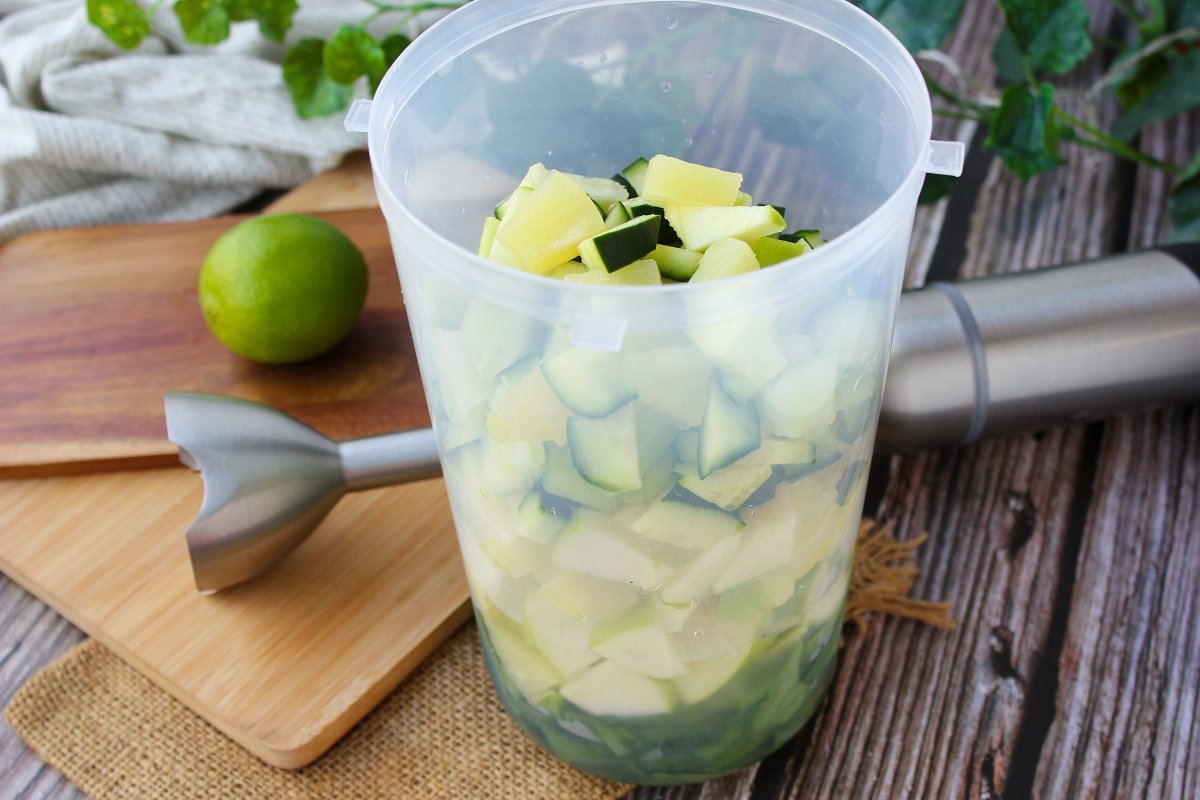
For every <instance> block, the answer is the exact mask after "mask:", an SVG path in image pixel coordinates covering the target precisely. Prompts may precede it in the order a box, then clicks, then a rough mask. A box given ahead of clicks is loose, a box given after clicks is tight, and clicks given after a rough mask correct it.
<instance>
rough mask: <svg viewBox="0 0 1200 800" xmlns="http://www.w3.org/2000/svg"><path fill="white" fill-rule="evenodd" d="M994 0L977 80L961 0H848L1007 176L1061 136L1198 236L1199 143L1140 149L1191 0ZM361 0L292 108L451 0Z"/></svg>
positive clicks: (1199, 39)
mask: <svg viewBox="0 0 1200 800" xmlns="http://www.w3.org/2000/svg"><path fill="white" fill-rule="evenodd" d="M86 1H87V11H88V19H89V20H90V21H91V22H92V23H93V24H95V25H96V26H97V27H99V28H100V29H101V30H102V31H104V33H105V34H106V35H107V36H108V37H109V38H110V39H111V40H112V41H113V42H115V43H116V44H117V45H119V46H120V47H123V48H126V49H132V48H134V47H137V45H138V44H139V43H140V42H141V41H142V40H143V39H144V38H145V37H146V36H147V35H148V34H149V32H150V20H151V19H152V18H153V16H154V15H155V14H156V13H158V12H159V10H160V8H161V6H162V5H164V4H166V2H168V0H154V2H153V3H151V4H150V5H149V6H148V7H146V8H143V7H142V6H141V5H139V4H138V3H137V2H135V0H86ZM971 1H972V2H980V1H982V0H971ZM992 1H993V2H995V3H996V5H997V6H998V7H999V9H1000V11H1001V12H1002V14H1003V15H1004V27H1003V29H1002V30H1001V32H1000V34H999V36H998V37H997V39H996V41H995V42H994V44H993V48H992V61H993V63H994V64H995V67H996V75H997V77H996V81H995V83H994V84H993V85H991V86H987V87H983V86H980V85H979V84H978V82H977V81H974V80H973V79H972V78H971V77H970V76H967V75H965V74H964V73H963V70H962V68H961V67H960V66H959V65H958V64H956V63H955V62H954V61H953V59H951V58H950V57H949V56H948V55H947V54H945V53H944V52H942V51H941V50H939V49H938V48H939V47H940V46H941V45H942V43H943V42H944V41H945V40H946V38H947V37H948V36H949V35H950V34H951V33H952V32H953V31H954V29H955V28H957V27H958V25H959V24H960V22H961V20H962V14H963V7H964V3H965V2H966V0H852V2H854V3H856V4H857V5H859V6H860V7H862V8H863V9H864V10H866V11H867V12H868V13H870V14H872V15H873V16H875V17H876V18H877V19H879V20H880V21H881V22H882V23H883V24H884V25H886V26H887V27H888V28H889V29H890V30H891V31H892V32H893V33H895V34H896V36H897V38H899V39H900V41H901V42H903V43H904V45H905V46H906V47H907V48H908V49H909V50H910V51H911V52H912V53H913V54H914V55H915V56H916V57H917V59H918V62H919V63H921V65H922V68H923V72H924V73H925V78H926V82H927V84H928V86H929V91H930V94H931V95H932V96H933V97H934V99H935V101H936V103H935V112H936V113H938V114H940V115H942V116H945V117H950V118H956V119H970V120H974V121H976V122H977V123H979V124H980V125H982V126H984V129H985V131H986V137H985V140H984V146H985V147H986V148H987V149H988V150H990V151H992V152H993V153H995V154H996V156H997V157H998V158H1000V159H1001V160H1002V161H1003V162H1004V164H1005V165H1006V166H1007V167H1008V168H1009V169H1010V170H1012V172H1013V173H1015V174H1016V175H1018V176H1019V177H1021V178H1022V179H1029V178H1030V177H1032V176H1034V175H1036V174H1038V173H1041V172H1046V171H1048V170H1052V169H1054V168H1056V167H1057V166H1059V165H1060V164H1061V163H1062V157H1061V155H1060V148H1061V146H1062V145H1064V144H1073V145H1078V146H1083V147H1088V148H1092V149H1095V150H1099V151H1102V152H1105V153H1109V154H1111V155H1114V156H1117V157H1120V158H1124V159H1128V160H1130V161H1133V162H1136V163H1137V164H1140V165H1142V166H1145V167H1148V168H1152V169H1157V170H1162V171H1164V172H1166V173H1167V174H1169V175H1171V176H1172V178H1173V188H1172V191H1171V196H1170V200H1169V209H1170V213H1171V220H1172V228H1173V231H1172V239H1174V240H1176V241H1182V240H1200V153H1197V154H1196V155H1195V156H1194V157H1193V158H1192V159H1191V161H1190V162H1189V163H1187V164H1172V163H1167V162H1165V161H1162V160H1160V159H1157V158H1154V157H1152V156H1150V155H1149V154H1147V153H1144V152H1142V151H1141V150H1140V149H1138V146H1137V139H1138V136H1139V134H1140V132H1141V131H1142V130H1143V129H1144V128H1145V127H1146V126H1148V125H1152V124H1154V123H1157V122H1160V121H1162V120H1164V119H1168V118H1171V117H1174V116H1176V115H1178V114H1184V113H1188V112H1191V111H1194V110H1196V109H1198V108H1200V0H1108V2H1109V3H1111V5H1112V6H1113V8H1114V10H1115V13H1116V14H1117V15H1118V16H1119V18H1121V19H1123V20H1124V21H1125V23H1126V26H1127V28H1128V29H1129V30H1130V32H1131V34H1132V35H1131V37H1130V41H1127V42H1107V41H1104V40H1100V39H1093V38H1092V37H1091V35H1090V34H1089V33H1088V24H1089V22H1090V14H1089V12H1088V9H1087V8H1086V7H1085V6H1084V5H1083V4H1082V2H1080V0H992ZM362 2H364V3H366V4H367V5H368V6H370V7H371V10H370V12H369V13H368V14H367V15H366V16H364V17H363V18H362V19H361V20H359V21H358V23H357V24H348V25H343V26H342V27H341V28H339V29H338V30H337V31H336V32H335V33H334V35H333V36H332V37H331V38H330V39H328V40H323V39H319V38H306V39H301V40H299V41H297V42H295V43H294V44H292V45H291V46H290V47H289V49H288V51H287V55H286V56H285V58H284V61H283V80H284V82H285V83H286V85H287V87H288V89H289V91H290V92H291V96H292V100H293V102H294V104H295V106H296V111H297V113H298V114H299V115H300V116H301V117H305V118H310V117H318V116H328V115H330V114H334V113H337V112H339V111H341V110H343V109H344V108H346V106H347V105H348V104H349V102H350V100H351V97H352V96H353V94H354V91H355V86H356V85H358V84H359V83H360V81H362V80H365V81H366V82H367V86H368V88H369V90H370V91H371V92H372V93H373V92H374V91H375V88H376V87H377V86H378V84H379V81H380V79H381V78H382V77H383V74H384V73H385V72H386V71H387V68H388V67H389V66H390V65H391V63H392V62H393V61H394V60H395V59H396V57H397V56H398V55H399V54H400V53H401V52H402V51H403V50H404V48H405V47H407V46H408V44H409V39H408V37H407V36H406V35H404V33H402V29H403V28H404V27H405V25H406V24H407V23H409V22H410V21H411V20H412V19H413V18H414V17H415V16H416V15H417V14H419V13H421V12H422V11H426V10H431V9H451V8H456V7H458V6H459V5H462V3H460V2H416V3H389V2H383V1H382V0H362ZM171 5H172V9H173V11H174V13H175V15H176V17H177V18H178V20H179V24H180V27H181V28H182V30H183V34H184V36H185V38H186V39H187V40H188V41H189V42H193V43H195V44H200V45H209V44H216V43H217V42H220V41H223V40H225V39H226V38H227V37H228V36H229V32H230V28H231V26H232V25H234V24H239V23H250V22H255V23H257V25H258V28H259V30H260V32H261V33H262V35H263V36H264V37H265V38H267V39H269V40H272V41H276V42H282V41H283V39H284V35H285V34H286V33H287V31H288V30H289V29H290V28H291V25H292V17H293V15H294V14H295V12H296V10H297V2H296V0H174V2H172V3H171ZM385 16H386V17H387V21H389V22H391V23H392V24H391V25H390V27H389V28H388V29H387V32H386V33H385V34H384V35H383V36H382V37H381V38H378V39H377V38H376V37H375V36H373V35H372V34H371V33H369V32H368V30H367V26H368V25H371V24H372V23H374V22H376V21H377V20H379V19H380V18H381V17H385ZM1097 49H1102V50H1103V51H1104V52H1105V53H1106V54H1107V55H1109V56H1110V59H1109V60H1110V61H1111V64H1112V65H1111V67H1110V68H1109V70H1108V72H1107V73H1105V74H1104V75H1103V76H1102V77H1101V78H1100V79H1099V80H1098V81H1096V82H1095V83H1094V84H1093V85H1092V86H1091V87H1090V88H1088V89H1087V90H1086V91H1084V92H1078V91H1077V90H1071V89H1069V88H1067V89H1064V88H1059V87H1057V86H1056V85H1055V84H1054V82H1053V81H1054V80H1055V79H1059V78H1062V77H1063V76H1066V75H1068V74H1069V73H1071V72H1072V71H1073V70H1075V69H1076V68H1077V67H1079V65H1080V64H1081V63H1083V61H1084V60H1085V59H1086V58H1087V57H1088V56H1089V55H1091V54H1092V52H1093V51H1094V50H1097ZM937 76H942V77H941V78H939V77H937ZM946 76H949V77H948V78H947V77H946ZM1072 94H1075V95H1079V96H1081V97H1082V99H1083V100H1084V101H1085V102H1084V108H1085V109H1086V110H1085V111H1084V112H1083V113H1082V114H1080V115H1076V114H1071V113H1069V112H1068V111H1067V110H1066V109H1065V108H1064V107H1063V103H1062V101H1063V100H1064V99H1065V98H1068V97H1071V96H1072ZM1106 95H1115V97H1116V99H1117V101H1118V103H1119V106H1120V109H1121V116H1120V117H1119V118H1118V119H1117V120H1116V122H1115V123H1114V124H1113V125H1112V126H1111V129H1110V130H1105V129H1104V127H1103V126H1102V125H1101V124H1099V122H1098V121H1097V120H1098V117H1099V114H1098V113H1097V110H1098V107H1099V103H1100V101H1101V99H1102V98H1103V97H1105V96H1106ZM1075 105H1078V103H1076V104H1075ZM952 185H953V181H952V180H946V179H941V178H940V176H931V178H930V180H928V181H927V182H926V186H925V190H924V191H923V192H922V200H923V201H926V202H927V201H931V200H936V199H937V198H939V197H940V196H942V195H944V194H945V193H946V192H948V191H949V190H950V188H951V186H952Z"/></svg>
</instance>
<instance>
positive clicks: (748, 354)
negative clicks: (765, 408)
mask: <svg viewBox="0 0 1200 800" xmlns="http://www.w3.org/2000/svg"><path fill="white" fill-rule="evenodd" d="M688 336H689V337H690V338H691V340H692V341H693V342H694V343H695V345H696V347H697V348H698V349H699V350H700V352H702V353H704V355H705V356H707V357H708V360H709V361H711V362H712V363H713V365H714V366H716V368H717V369H718V370H720V376H719V378H720V382H721V385H722V386H723V387H724V388H725V391H726V393H728V394H729V396H730V397H731V398H733V399H734V400H735V401H736V402H738V403H741V402H744V401H745V400H747V399H749V398H750V397H751V396H752V395H754V394H755V393H757V392H758V390H759V389H761V388H762V387H763V386H766V385H767V384H768V383H769V382H770V381H771V380H772V379H773V378H774V377H775V376H776V375H778V374H779V373H780V372H782V371H783V369H784V368H785V367H786V366H787V365H788V360H787V358H786V357H785V356H784V355H783V353H782V352H781V351H780V349H779V346H778V344H777V343H776V341H775V335H774V333H773V332H772V321H771V320H766V319H748V320H739V321H737V322H723V323H717V324H713V325H697V326H693V327H692V328H690V329H689V330H688Z"/></svg>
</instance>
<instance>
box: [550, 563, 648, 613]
mask: <svg viewBox="0 0 1200 800" xmlns="http://www.w3.org/2000/svg"><path fill="white" fill-rule="evenodd" d="M538 591H539V593H541V595H542V596H543V597H545V599H546V600H547V601H549V602H550V603H552V604H553V605H554V606H555V607H556V608H558V609H559V610H560V611H563V612H564V613H566V614H570V615H571V616H572V617H574V618H575V619H578V620H581V621H583V622H589V623H599V622H602V621H604V620H608V619H614V618H616V617H622V616H624V615H626V614H628V613H629V612H630V611H632V610H633V609H634V608H635V607H636V606H637V604H638V603H639V602H640V598H641V595H639V594H638V590H637V589H635V588H633V587H632V586H630V585H629V584H627V583H616V582H615V581H610V580H605V579H603V578H597V577H595V576H594V575H585V574H583V573H581V572H575V571H573V570H564V571H562V572H559V573H558V574H557V575H555V576H553V577H552V578H550V579H549V580H547V581H546V582H545V583H543V584H542V586H541V588H540V589H539V590H538Z"/></svg>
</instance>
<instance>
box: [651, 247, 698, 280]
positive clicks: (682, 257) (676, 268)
mask: <svg viewBox="0 0 1200 800" xmlns="http://www.w3.org/2000/svg"><path fill="white" fill-rule="evenodd" d="M700 256H701V254H700V253H697V252H696V251H695V250H684V249H683V248H682V247H672V246H671V245H668V244H660V245H657V246H656V247H655V248H654V251H653V252H652V253H650V258H651V259H653V260H654V263H656V264H658V271H659V272H661V273H662V275H663V277H664V278H670V279H671V280H675V281H687V280H689V279H690V278H691V277H692V275H694V274H695V273H696V268H697V267H699V266H700Z"/></svg>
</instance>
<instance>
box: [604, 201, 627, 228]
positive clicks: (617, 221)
mask: <svg viewBox="0 0 1200 800" xmlns="http://www.w3.org/2000/svg"><path fill="white" fill-rule="evenodd" d="M631 219H633V217H632V216H630V214H629V209H628V208H626V207H625V204H624V203H613V206H612V208H610V209H609V210H608V214H606V215H605V217H604V224H605V225H607V226H608V228H609V230H612V229H613V228H615V227H617V226H618V225H623V224H624V223H626V222H629V220H631Z"/></svg>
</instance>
